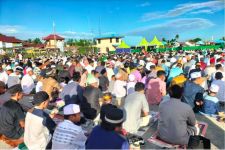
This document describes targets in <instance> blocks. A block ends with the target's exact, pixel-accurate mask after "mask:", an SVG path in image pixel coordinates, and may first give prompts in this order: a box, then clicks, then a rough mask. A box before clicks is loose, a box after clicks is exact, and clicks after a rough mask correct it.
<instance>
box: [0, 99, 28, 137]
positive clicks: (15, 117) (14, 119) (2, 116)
mask: <svg viewBox="0 0 225 150" xmlns="http://www.w3.org/2000/svg"><path fill="white" fill-rule="evenodd" d="M24 118H25V116H24V113H23V110H22V107H21V106H20V104H19V103H18V102H16V101H14V100H9V101H7V102H5V103H4V104H3V106H2V107H1V109H0V134H4V135H5V136H6V137H8V138H12V139H18V138H20V137H21V135H22V134H23V132H24V130H23V128H21V127H20V124H19V121H21V120H24Z"/></svg>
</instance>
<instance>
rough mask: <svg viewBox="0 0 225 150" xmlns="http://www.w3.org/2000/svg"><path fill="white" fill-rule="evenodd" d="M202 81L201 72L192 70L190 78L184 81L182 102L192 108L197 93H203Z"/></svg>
mask: <svg viewBox="0 0 225 150" xmlns="http://www.w3.org/2000/svg"><path fill="white" fill-rule="evenodd" d="M203 82H204V80H203V78H202V75H201V72H193V73H192V74H191V80H187V81H186V82H185V83H184V93H183V97H182V102H185V103H187V104H189V105H190V106H191V107H192V108H194V106H195V103H194V101H195V96H196V94H197V93H202V94H203V93H204V88H203V87H201V84H202V83H203Z"/></svg>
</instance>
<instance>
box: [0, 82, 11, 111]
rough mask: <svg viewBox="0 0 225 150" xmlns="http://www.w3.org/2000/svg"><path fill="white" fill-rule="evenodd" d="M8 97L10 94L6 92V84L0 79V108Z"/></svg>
mask: <svg viewBox="0 0 225 150" xmlns="http://www.w3.org/2000/svg"><path fill="white" fill-rule="evenodd" d="M9 99H10V94H9V93H8V92H6V85H5V83H4V82H3V81H0V108H1V106H2V105H3V104H4V103H5V102H6V101H7V100H9Z"/></svg>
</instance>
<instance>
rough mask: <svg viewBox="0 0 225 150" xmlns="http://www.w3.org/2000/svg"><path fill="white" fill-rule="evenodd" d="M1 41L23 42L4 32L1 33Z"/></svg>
mask: <svg viewBox="0 0 225 150" xmlns="http://www.w3.org/2000/svg"><path fill="white" fill-rule="evenodd" d="M0 41H2V42H7V43H21V42H22V41H21V40H19V39H17V38H15V37H14V36H6V35H3V34H0Z"/></svg>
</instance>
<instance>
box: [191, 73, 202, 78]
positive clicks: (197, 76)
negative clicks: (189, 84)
mask: <svg viewBox="0 0 225 150" xmlns="http://www.w3.org/2000/svg"><path fill="white" fill-rule="evenodd" d="M200 77H202V75H201V72H193V73H191V79H196V78H200Z"/></svg>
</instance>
